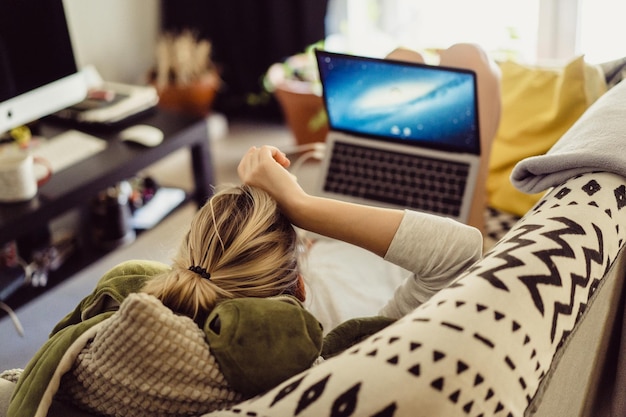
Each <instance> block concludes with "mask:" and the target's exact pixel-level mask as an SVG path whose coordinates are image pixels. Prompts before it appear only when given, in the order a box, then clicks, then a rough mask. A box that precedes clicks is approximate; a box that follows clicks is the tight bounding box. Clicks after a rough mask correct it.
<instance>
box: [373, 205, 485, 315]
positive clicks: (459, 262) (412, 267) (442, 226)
mask: <svg viewBox="0 0 626 417" xmlns="http://www.w3.org/2000/svg"><path fill="white" fill-rule="evenodd" d="M482 246H483V244H482V234H481V233H480V231H479V230H478V229H476V228H475V227H472V226H468V225H465V224H463V223H460V222H458V221H455V220H452V219H450V218H444V217H439V216H434V215H431V214H426V213H420V212H415V211H410V210H406V211H405V214H404V217H403V218H402V222H401V223H400V226H399V227H398V230H397V232H396V234H395V236H394V238H393V240H392V242H391V244H390V245H389V249H388V250H387V253H386V254H385V259H386V260H388V261H389V262H392V263H394V264H396V265H398V266H401V267H403V268H405V269H408V270H409V271H411V272H412V275H411V276H409V277H407V278H406V279H405V281H404V282H403V283H402V284H401V285H400V286H399V287H398V288H396V291H395V293H394V296H393V298H392V299H391V300H390V301H389V302H388V303H387V305H386V306H385V307H383V309H382V310H381V311H380V314H381V315H383V316H387V317H392V318H400V317H402V316H404V315H405V314H407V313H409V312H410V311H412V310H413V309H415V308H416V307H418V306H419V305H420V304H422V303H423V302H425V301H426V300H428V299H429V298H430V297H431V296H432V295H433V294H435V293H436V292H437V291H439V290H441V289H442V288H445V287H446V286H448V285H449V284H450V283H451V282H452V281H453V280H454V278H456V277H457V276H458V275H459V273H460V272H462V271H463V270H465V269H466V268H467V267H469V266H470V265H471V264H473V263H474V262H476V261H477V260H478V259H480V257H481V255H482Z"/></svg>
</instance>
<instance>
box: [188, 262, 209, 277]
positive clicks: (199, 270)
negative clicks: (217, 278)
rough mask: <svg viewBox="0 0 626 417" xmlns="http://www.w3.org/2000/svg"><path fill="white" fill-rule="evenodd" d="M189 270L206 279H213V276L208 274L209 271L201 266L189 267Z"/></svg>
mask: <svg viewBox="0 0 626 417" xmlns="http://www.w3.org/2000/svg"><path fill="white" fill-rule="evenodd" d="M189 270H190V271H192V272H195V273H196V274H198V275H200V276H201V277H202V278H204V279H209V280H210V279H211V274H210V273H208V272H207V270H206V269H205V268H203V267H201V266H196V265H192V266H190V267H189Z"/></svg>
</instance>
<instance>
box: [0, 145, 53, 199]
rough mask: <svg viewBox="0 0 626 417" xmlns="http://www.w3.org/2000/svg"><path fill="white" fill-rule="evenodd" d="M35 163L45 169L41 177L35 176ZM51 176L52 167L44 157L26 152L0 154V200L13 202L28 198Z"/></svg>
mask: <svg viewBox="0 0 626 417" xmlns="http://www.w3.org/2000/svg"><path fill="white" fill-rule="evenodd" d="M35 164H38V165H42V166H43V167H44V169H45V174H44V175H43V176H42V177H41V178H37V175H36V173H35ZM51 176H52V167H51V166H50V163H49V162H48V161H47V160H45V159H44V158H40V157H37V156H32V155H30V154H28V153H20V154H11V155H1V156H0V202H3V203H15V202H20V201H28V200H30V199H31V198H33V197H34V196H35V195H36V194H37V189H38V188H39V187H41V186H42V185H43V184H45V183H46V182H48V180H49V179H50V177H51Z"/></svg>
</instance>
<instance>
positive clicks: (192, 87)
mask: <svg viewBox="0 0 626 417" xmlns="http://www.w3.org/2000/svg"><path fill="white" fill-rule="evenodd" d="M219 86H220V78H219V77H218V76H217V74H215V73H207V74H206V75H205V76H203V77H202V78H200V79H198V80H197V81H194V82H192V83H190V84H184V85H177V84H169V85H166V86H164V87H159V86H156V89H157V92H158V94H159V107H161V108H164V109H167V110H172V111H176V112H181V113H188V114H193V115H196V116H202V117H204V116H207V115H208V114H209V113H210V112H211V107H212V104H213V101H214V100H215V95H216V94H217V91H218V90H219Z"/></svg>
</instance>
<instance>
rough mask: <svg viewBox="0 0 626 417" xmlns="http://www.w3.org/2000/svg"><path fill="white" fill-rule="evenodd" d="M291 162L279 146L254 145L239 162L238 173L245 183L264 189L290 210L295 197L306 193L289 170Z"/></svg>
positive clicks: (284, 207) (282, 206)
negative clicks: (258, 146)
mask: <svg viewBox="0 0 626 417" xmlns="http://www.w3.org/2000/svg"><path fill="white" fill-rule="evenodd" d="M290 164H291V162H290V161H289V158H287V156H286V155H285V154H284V153H283V152H281V151H280V150H279V149H278V148H275V147H273V146H262V147H260V148H257V147H255V146H253V147H252V148H250V149H249V150H248V152H247V153H246V154H245V155H244V156H243V158H242V159H241V162H239V166H238V167H237V173H238V174H239V178H240V179H241V181H242V182H243V183H244V184H246V185H251V186H253V187H258V188H260V189H262V190H264V191H265V192H267V193H268V194H269V195H271V196H272V198H274V199H275V200H276V201H277V202H278V204H279V205H280V206H281V208H283V209H287V210H288V208H289V205H290V203H291V202H292V201H293V200H294V199H295V198H297V197H299V196H303V195H305V193H304V191H303V190H302V188H301V187H300V185H299V184H298V181H297V179H296V177H295V176H294V175H292V174H291V173H290V172H289V171H288V170H287V168H289V165H290Z"/></svg>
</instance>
